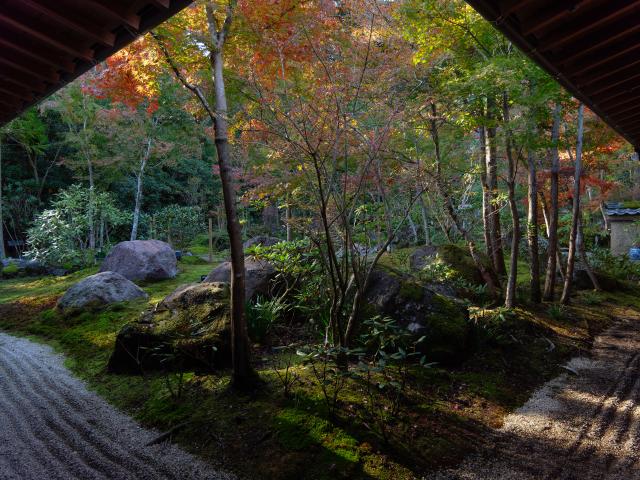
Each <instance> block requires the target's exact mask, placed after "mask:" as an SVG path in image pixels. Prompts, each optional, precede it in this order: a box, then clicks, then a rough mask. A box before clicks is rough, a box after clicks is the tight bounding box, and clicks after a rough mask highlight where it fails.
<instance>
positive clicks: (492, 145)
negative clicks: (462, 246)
mask: <svg viewBox="0 0 640 480" xmlns="http://www.w3.org/2000/svg"><path fill="white" fill-rule="evenodd" d="M494 109H495V101H494V99H493V98H492V97H489V98H488V100H487V117H488V119H489V121H490V122H491V121H493V119H494V115H493V110H494ZM487 147H488V148H487V188H488V190H489V228H490V235H489V237H490V241H491V258H492V260H493V268H494V270H495V271H496V273H497V274H498V275H500V276H504V275H506V273H507V269H506V266H505V263H504V248H503V246H502V228H501V226H500V208H499V206H498V158H497V157H498V155H497V152H496V127H495V126H494V125H490V126H489V127H488V128H487Z"/></svg>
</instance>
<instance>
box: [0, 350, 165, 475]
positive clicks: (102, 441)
mask: <svg viewBox="0 0 640 480" xmlns="http://www.w3.org/2000/svg"><path fill="white" fill-rule="evenodd" d="M0 351H2V352H4V353H5V358H6V357H7V356H10V357H12V358H13V359H14V365H20V364H24V365H32V364H31V362H29V361H27V359H25V358H24V356H18V355H16V354H15V352H12V351H7V349H5V348H3V347H0ZM23 360H24V361H23ZM13 372H14V377H16V378H22V377H24V376H25V375H31V376H32V378H31V379H28V380H31V381H28V382H23V383H22V389H24V390H26V391H28V392H29V393H30V394H31V395H33V396H37V397H38V398H40V399H41V400H42V402H44V403H46V404H48V405H49V406H50V412H51V413H53V415H49V416H47V417H46V418H43V421H44V422H45V423H46V424H47V426H48V427H49V429H50V430H51V431H53V432H56V433H58V434H59V436H60V438H61V439H62V441H63V442H64V443H65V444H66V445H67V446H68V447H69V449H70V450H71V451H77V452H83V451H84V450H86V449H87V448H91V449H92V451H88V452H85V453H80V454H79V455H81V456H82V457H83V458H84V459H85V463H88V464H90V465H92V462H95V457H96V456H97V457H98V458H100V459H101V461H103V462H105V463H108V464H111V465H113V467H112V469H119V468H120V467H119V464H120V462H121V460H122V458H127V459H128V462H129V468H130V469H131V470H133V471H134V472H135V473H136V475H138V476H141V475H142V476H150V477H153V478H156V477H158V476H159V475H160V473H159V472H158V471H156V470H155V468H153V464H145V463H144V462H142V461H140V460H139V459H138V458H137V457H138V455H131V453H132V452H130V451H127V450H125V449H124V448H122V447H121V443H122V440H123V439H122V437H118V436H117V435H104V434H102V432H101V430H102V429H97V428H95V427H96V426H97V425H100V424H101V422H100V421H99V420H98V419H97V418H96V420H95V421H94V423H90V422H89V421H88V419H87V417H86V414H87V413H91V412H92V410H91V409H88V408H87V407H81V406H79V404H78V402H71V403H69V402H68V398H67V396H66V395H62V394H61V393H60V392H59V391H57V390H56V388H55V387H56V385H55V384H53V383H52V382H50V381H49V379H47V378H46V377H45V376H44V375H42V373H41V372H40V371H39V370H38V369H37V368H32V369H30V370H27V371H26V372H19V371H18V370H17V369H16V368H13ZM27 397H29V395H28V396H27ZM103 430H107V431H108V429H106V428H105V429H103ZM133 453H137V452H133ZM92 466H94V465H92ZM94 468H96V469H97V470H98V471H108V470H107V469H105V468H100V467H99V466H98V467H95V466H94ZM128 474H130V473H128ZM164 474H165V476H167V477H169V478H172V475H171V472H168V471H167V472H164Z"/></svg>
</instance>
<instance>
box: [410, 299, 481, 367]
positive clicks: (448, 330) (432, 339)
mask: <svg viewBox="0 0 640 480" xmlns="http://www.w3.org/2000/svg"><path fill="white" fill-rule="evenodd" d="M424 324H425V327H426V333H425V337H426V338H425V341H424V342H423V345H422V347H421V348H422V349H423V350H424V351H425V353H426V354H428V356H429V359H430V361H439V362H445V363H459V362H461V361H462V360H463V359H464V358H466V356H467V355H468V354H469V353H470V352H469V351H468V350H469V348H468V347H469V335H470V332H471V329H470V324H469V321H468V320H467V317H466V315H465V314H464V312H463V311H462V309H461V307H460V306H458V305H456V304H455V303H454V302H453V301H452V300H450V299H448V298H446V297H444V296H442V295H438V294H434V295H433V297H432V298H431V304H430V311H429V313H428V315H427V316H426V318H425V319H424Z"/></svg>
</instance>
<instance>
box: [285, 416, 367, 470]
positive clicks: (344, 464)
mask: <svg viewBox="0 0 640 480" xmlns="http://www.w3.org/2000/svg"><path fill="white" fill-rule="evenodd" d="M273 422H274V430H275V431H276V432H277V436H278V441H279V442H280V443H281V445H282V446H283V447H285V448H287V449H289V450H293V451H308V450H309V449H313V448H316V449H319V450H320V453H319V455H318V457H319V458H318V459H317V460H316V463H315V465H309V468H308V469H307V471H306V472H305V476H304V477H303V478H309V479H311V478H314V479H321V478H327V479H330V478H335V476H334V474H333V473H332V472H330V471H328V468H327V467H329V466H331V465H333V468H334V469H335V470H336V471H338V472H341V473H343V474H344V473H346V472H347V471H348V470H349V469H350V468H353V467H354V466H355V465H356V464H357V463H358V462H359V461H360V450H359V448H358V441H357V440H356V439H355V438H353V437H352V436H351V435H349V434H347V433H346V432H345V431H344V430H342V429H340V428H338V427H336V426H334V425H333V424H332V423H331V422H329V421H328V420H326V419H324V418H321V417H318V416H317V415H314V414H312V413H310V412H309V411H304V410H298V409H296V408H285V409H283V410H281V411H280V412H279V413H278V414H277V415H276V416H275V417H274V419H273Z"/></svg>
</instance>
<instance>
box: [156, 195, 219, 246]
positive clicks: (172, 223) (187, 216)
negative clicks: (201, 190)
mask: <svg viewBox="0 0 640 480" xmlns="http://www.w3.org/2000/svg"><path fill="white" fill-rule="evenodd" d="M154 217H155V218H156V232H154V234H155V236H156V237H158V238H166V239H168V240H170V241H171V244H172V245H173V246H174V247H175V248H177V249H185V248H186V247H187V246H188V245H189V244H190V243H191V242H192V241H193V239H194V238H195V237H196V236H197V235H198V234H199V233H202V232H203V231H205V230H206V226H205V222H204V215H203V213H202V209H201V208H200V207H181V206H180V205H168V206H166V207H164V208H163V209H161V210H158V211H157V212H156V213H155V215H154Z"/></svg>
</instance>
